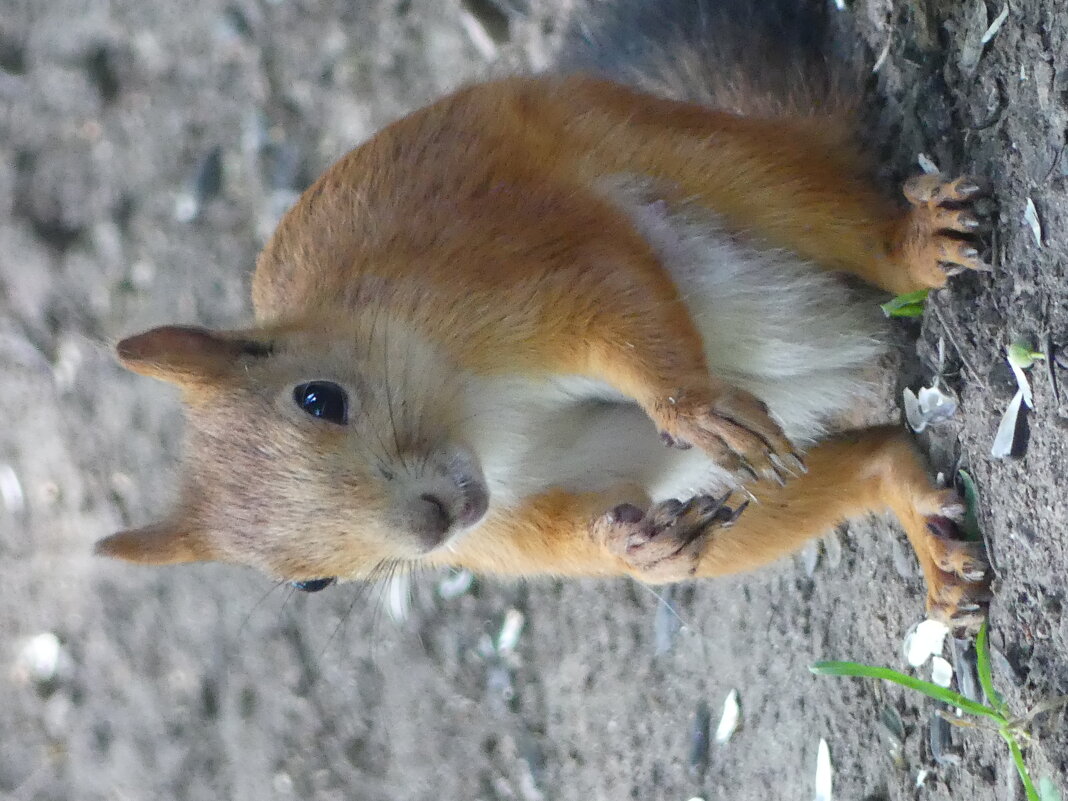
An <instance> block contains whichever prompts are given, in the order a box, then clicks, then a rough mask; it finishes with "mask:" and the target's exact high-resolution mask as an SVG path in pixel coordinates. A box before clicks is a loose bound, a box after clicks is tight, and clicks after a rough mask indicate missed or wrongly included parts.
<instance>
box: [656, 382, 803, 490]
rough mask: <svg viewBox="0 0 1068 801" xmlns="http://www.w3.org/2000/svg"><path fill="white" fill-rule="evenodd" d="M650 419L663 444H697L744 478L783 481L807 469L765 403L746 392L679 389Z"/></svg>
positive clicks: (730, 388) (734, 389)
mask: <svg viewBox="0 0 1068 801" xmlns="http://www.w3.org/2000/svg"><path fill="white" fill-rule="evenodd" d="M654 418H655V419H657V422H658V423H659V424H660V439H661V440H662V441H663V442H664V443H665V444H666V445H668V446H670V447H675V448H680V449H685V448H689V447H691V446H696V447H698V448H700V449H701V450H703V451H704V452H705V453H707V454H708V455H709V456H711V457H712V458H713V459H714V460H715V461H716V462H718V463H719V464H721V465H722V466H723V467H725V468H727V469H728V470H732V471H736V472H738V473H740V474H741V475H743V476H744V478H745V480H746V481H760V480H762V479H769V480H771V481H775V482H777V483H779V484H783V483H785V481H787V480H788V479H790V478H793V477H795V475H796V473H797V471H800V472H804V471H805V467H804V463H803V462H802V461H801V458H800V457H799V456H798V455H797V453H796V451H795V450H794V447H793V445H792V444H791V443H790V440H788V439H787V438H786V435H785V434H784V433H783V430H782V428H781V427H780V426H779V424H778V423H777V422H775V420H774V419H772V417H771V413H770V411H769V410H768V407H767V405H766V404H765V403H764V402H763V401H761V400H760V399H759V398H757V397H756V396H755V395H752V394H751V393H749V392H746V391H745V390H741V389H737V388H733V387H729V388H725V389H724V390H722V391H720V392H718V393H713V392H709V391H694V392H681V391H680V392H677V393H675V394H674V395H673V397H672V400H671V402H669V403H665V404H660V405H659V406H658V407H657V409H656V411H655V413H654Z"/></svg>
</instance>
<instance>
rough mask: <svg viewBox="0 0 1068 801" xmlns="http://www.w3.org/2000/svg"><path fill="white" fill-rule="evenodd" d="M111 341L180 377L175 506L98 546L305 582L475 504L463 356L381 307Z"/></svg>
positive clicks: (368, 562) (405, 552)
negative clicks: (181, 424)
mask: <svg viewBox="0 0 1068 801" xmlns="http://www.w3.org/2000/svg"><path fill="white" fill-rule="evenodd" d="M117 350H118V356H119V360H120V361H121V362H122V364H123V365H124V366H125V367H127V368H128V369H130V370H133V371H134V372H137V373H141V374H144V375H149V376H152V377H155V378H159V379H163V380H165V381H169V382H171V383H174V384H177V385H178V386H179V387H180V388H181V389H182V391H183V397H184V401H185V404H186V411H187V415H186V416H187V423H186V441H185V455H184V464H183V476H182V484H181V492H180V499H179V503H178V506H177V508H176V509H175V510H174V512H173V513H172V514H171V515H170V516H169V517H167V518H166V519H165V520H163V521H161V522H159V523H155V524H152V525H149V526H146V527H144V528H139V529H133V530H128V531H122V532H119V533H117V534H113V535H112V536H110V537H107V538H105V539H103V540H101V541H100V542H99V543H97V552H98V553H102V554H106V555H108V556H114V557H118V558H121V559H126V560H130V561H134V562H140V563H144V564H175V563H180V562H191V561H204V560H218V561H226V562H234V563H240V564H247V565H252V566H255V567H258V568H260V569H262V570H264V571H266V572H267V573H269V574H270V575H272V576H274V577H276V578H279V579H284V580H288V581H293V582H313V581H315V580H321V579H327V578H334V577H343V578H347V577H360V576H366V575H369V574H371V573H373V572H374V571H375V570H376V569H380V568H381V567H383V566H385V565H389V564H392V563H394V562H397V561H411V560H417V559H419V558H420V557H421V556H424V555H426V554H429V553H431V552H433V551H435V550H436V549H439V548H447V547H449V541H450V539H451V538H453V537H454V536H456V535H457V534H459V533H461V532H463V531H464V530H466V529H468V528H470V527H471V526H474V525H475V524H476V523H478V522H479V521H480V520H481V519H482V517H483V516H484V515H485V513H486V510H487V507H488V503H489V494H488V490H487V487H486V482H485V479H484V477H483V475H482V470H481V467H480V465H479V462H478V459H477V457H476V456H475V454H474V453H473V451H472V450H471V449H470V448H469V447H467V446H466V445H465V444H464V442H463V439H462V429H463V425H462V424H463V422H464V420H463V418H464V410H463V403H464V399H463V393H462V390H463V385H462V374H461V372H460V370H459V368H458V367H456V366H455V365H454V364H453V363H451V362H450V361H449V359H448V358H447V357H445V356H444V355H443V354H442V353H440V352H439V351H437V350H436V349H434V348H433V347H431V346H430V345H429V344H428V343H427V342H426V341H425V340H423V339H422V338H421V337H420V336H419V335H418V334H416V333H415V332H414V331H412V330H411V329H410V328H406V327H404V326H403V325H401V324H399V323H396V322H394V321H390V320H387V318H386V317H385V316H382V317H381V318H379V316H378V315H372V314H367V315H362V316H361V315H356V317H355V319H353V318H351V317H350V318H349V319H348V320H312V321H302V322H301V323H294V324H286V325H279V326H275V327H272V328H265V329H258V330H250V331H232V332H220V331H210V330H207V329H203V328H193V327H181V326H167V327H163V328H156V329H153V330H151V331H148V332H146V333H143V334H140V335H138V336H134V337H131V338H129V339H126V340H123V341H122V342H120V343H119V345H118V349H117Z"/></svg>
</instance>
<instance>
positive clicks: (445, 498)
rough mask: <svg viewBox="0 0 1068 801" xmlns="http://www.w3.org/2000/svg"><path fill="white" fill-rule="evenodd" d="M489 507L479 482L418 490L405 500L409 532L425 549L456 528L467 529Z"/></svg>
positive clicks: (438, 542) (485, 493) (445, 538)
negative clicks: (406, 501) (414, 494)
mask: <svg viewBox="0 0 1068 801" xmlns="http://www.w3.org/2000/svg"><path fill="white" fill-rule="evenodd" d="M488 507H489V493H488V492H487V490H486V487H485V485H484V484H482V483H481V482H464V483H463V484H462V485H459V486H455V487H449V488H436V489H434V490H430V491H424V492H420V493H419V494H418V495H416V496H414V497H412V498H411V499H410V500H409V501H408V503H407V510H406V511H407V515H406V516H407V517H408V523H409V528H410V530H411V532H412V533H413V534H414V535H415V536H416V538H417V539H418V540H419V542H420V544H421V545H422V546H423V547H424V548H425V549H426V550H428V551H430V550H433V549H434V548H437V547H438V546H440V545H441V544H442V543H444V542H445V540H447V539H448V538H449V536H450V535H451V534H453V533H455V532H456V531H458V530H461V529H465V528H470V527H471V526H473V525H475V524H476V523H478V521H480V520H481V519H482V517H483V516H484V515H485V514H486V509H487V508H488Z"/></svg>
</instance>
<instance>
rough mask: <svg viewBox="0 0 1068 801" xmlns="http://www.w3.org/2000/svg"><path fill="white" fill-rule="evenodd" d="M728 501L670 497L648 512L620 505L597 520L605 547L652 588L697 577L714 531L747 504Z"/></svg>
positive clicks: (599, 534) (735, 515)
mask: <svg viewBox="0 0 1068 801" xmlns="http://www.w3.org/2000/svg"><path fill="white" fill-rule="evenodd" d="M729 498H730V495H729V494H728V495H724V496H723V497H721V498H712V497H709V496H704V495H702V496H698V497H696V498H691V499H690V500H688V501H686V502H682V501H677V500H674V499H672V500H668V501H663V502H661V503H658V504H655V505H654V506H653V507H652V508H651V509H649V510H648V511H642V510H641V509H639V508H638V507H637V506H634V505H632V504H629V503H625V504H620V505H619V506H617V507H615V508H614V509H612V510H611V511H610V512H608V513H607V514H605V515H603V516H602V517H601V518H600V519H599V520H597V522H596V523H595V529H596V533H597V536H598V538H599V539H600V541H601V544H602V545H603V546H604V547H605V548H607V549H608V551H609V552H610V553H612V554H613V555H615V556H617V557H619V558H620V559H622V560H623V562H624V563H625V564H626V565H627V567H628V568H629V569H630V571H631V572H632V573H633V574H634V576H635V577H636V578H639V579H641V580H642V581H646V582H649V583H650V584H662V583H666V582H672V581H683V580H685V579H688V578H692V577H693V576H694V574H695V573H696V571H697V566H698V563H699V562H700V558H701V553H702V552H703V551H704V548H705V545H706V544H707V542H708V539H709V537H710V536H711V535H712V533H713V532H714V531H715V530H716V529H718V528H725V527H727V526H729V525H731V524H732V523H733V522H734V521H735V520H737V519H738V516H739V515H740V514H741V513H742V511H743V510H744V509H745V507H746V505H747V504H748V501H746V502H744V503H742V504H741V505H739V506H737V507H735V508H733V509H732V508H731V507H729V506H728V505H727V501H728V499H729Z"/></svg>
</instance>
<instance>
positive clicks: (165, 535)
mask: <svg viewBox="0 0 1068 801" xmlns="http://www.w3.org/2000/svg"><path fill="white" fill-rule="evenodd" d="M93 551H94V553H97V554H99V555H101V556H110V557H113V558H115V559H124V560H126V561H127V562H137V563H138V564H142V565H177V564H182V563H185V562H204V561H208V560H210V559H212V558H213V554H212V551H211V549H210V548H209V547H207V546H206V545H205V544H204V542H203V540H202V539H201V538H200V537H198V536H196V535H195V534H193V533H192V532H190V531H187V530H186V529H185V528H183V527H181V526H180V525H175V524H174V523H172V522H170V521H166V520H165V521H162V522H160V523H153V524H152V525H149V526H145V527H143V528H135V529H129V530H127V531H120V532H118V533H117V534H112V535H111V536H110V537H105V538H104V539H102V540H100V541H99V542H98V543H97V544H96V545H95V546H94V548H93Z"/></svg>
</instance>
